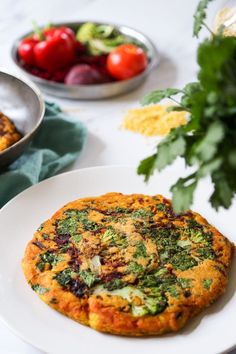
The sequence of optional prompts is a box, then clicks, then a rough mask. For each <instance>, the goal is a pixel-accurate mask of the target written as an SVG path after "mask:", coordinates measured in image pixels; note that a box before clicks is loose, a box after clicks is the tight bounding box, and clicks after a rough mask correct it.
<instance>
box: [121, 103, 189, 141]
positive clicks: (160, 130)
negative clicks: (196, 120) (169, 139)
mask: <svg viewBox="0 0 236 354" xmlns="http://www.w3.org/2000/svg"><path fill="white" fill-rule="evenodd" d="M169 106H170V105H153V106H148V107H142V108H137V109H130V110H129V111H128V113H127V115H126V116H125V117H124V120H123V123H122V127H123V128H124V129H127V130H130V131H133V132H136V133H139V134H142V135H145V136H164V135H167V134H168V133H169V131H170V130H171V129H172V128H176V127H179V126H180V125H184V124H186V122H187V112H174V111H173V112H167V108H168V107H169Z"/></svg>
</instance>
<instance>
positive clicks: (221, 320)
mask: <svg viewBox="0 0 236 354" xmlns="http://www.w3.org/2000/svg"><path fill="white" fill-rule="evenodd" d="M174 179H175V176H170V174H169V176H168V171H167V172H166V173H163V174H160V175H158V176H155V177H154V178H153V179H152V180H151V183H150V184H149V185H145V184H144V183H143V182H142V179H141V178H140V177H137V175H136V173H135V168H132V167H124V166H123V167H122V166H120V167H119V166H113V167H112V166H110V167H95V168H89V169H83V170H78V171H73V172H70V173H65V174H62V175H59V176H57V177H53V178H50V179H48V180H46V181H44V182H42V183H39V184H38V185H36V186H33V187H31V188H29V189H28V190H26V191H25V192H23V193H21V194H20V195H18V196H17V197H16V198H14V199H13V200H12V201H11V202H9V203H8V204H7V205H6V206H5V207H4V208H3V209H2V210H1V212H0V250H1V251H0V252H1V256H0V315H1V318H2V319H3V321H4V322H5V324H6V325H7V326H8V327H9V328H10V329H12V331H13V332H14V333H15V334H17V335H18V336H20V337H21V338H23V339H24V340H25V341H27V342H29V343H31V344H32V345H34V346H35V347H37V348H39V349H41V350H43V351H45V352H47V353H53V354H65V353H70V354H74V353H81V354H95V353H96V354H121V353H122V354H131V353H135V354H144V353H148V354H154V353H155V354H157V353H161V354H172V353H175V354H176V353H177V354H179V353H181V354H190V353H191V354H199V353H201V354H217V353H223V352H226V351H227V350H228V349H230V348H232V347H233V346H234V345H235V344H236V334H235V328H236V316H235V313H236V294H235V288H236V284H235V275H236V265H233V269H232V272H231V280H230V284H229V287H228V289H227V292H226V293H225V295H224V296H223V297H222V298H221V299H220V300H219V301H218V302H217V303H216V304H214V305H213V306H212V307H211V308H210V309H208V310H206V311H205V312H204V313H203V314H201V315H200V316H198V317H196V318H195V319H194V320H193V321H191V323H189V325H187V326H186V327H185V328H184V329H183V330H182V331H181V332H179V333H178V334H174V335H173V334H171V335H165V336H163V337H160V338H157V337H155V338H139V339H136V338H125V337H118V336H112V335H105V334H101V333H97V332H96V331H94V330H92V329H90V328H87V327H85V326H82V325H80V324H78V323H76V322H74V321H72V320H70V319H68V318H66V317H65V316H63V315H61V314H59V313H57V312H56V311H54V310H53V309H51V308H50V307H48V306H47V305H46V304H44V303H43V302H42V301H41V300H40V299H39V298H38V297H37V296H36V295H35V293H34V292H33V291H32V290H31V289H30V287H29V286H28V285H27V283H26V281H25V279H24V277H23V274H22V271H21V266H20V262H21V258H22V256H23V253H24V248H25V246H26V244H27V242H28V241H29V240H30V239H31V238H32V235H33V232H34V230H35V229H36V228H37V227H38V226H39V225H40V223H41V222H42V221H44V220H45V219H47V218H48V217H50V216H51V215H52V214H53V213H54V211H56V210H57V209H58V208H60V207H61V206H62V205H64V204H65V203H66V202H68V201H71V200H74V199H76V198H80V197H85V196H93V195H100V194H103V193H106V192H111V191H116V192H123V193H135V192H136V193H146V194H157V193H161V194H164V195H166V196H169V193H168V189H169V186H170V183H172V182H173V180H174ZM209 190H210V187H209V184H208V182H207V181H205V182H203V183H202V185H201V186H200V189H199V193H198V197H197V200H196V203H195V206H194V208H195V209H197V210H198V211H199V212H200V213H202V214H203V215H204V216H205V217H207V218H208V220H209V221H210V222H212V223H213V224H214V225H215V226H216V227H218V228H219V229H220V231H222V232H224V233H225V235H227V236H228V237H229V238H230V239H231V240H232V241H235V242H236V233H235V227H234V218H235V215H236V214H235V211H236V205H234V206H233V207H232V208H231V209H230V210H229V211H227V212H225V211H222V212H220V213H218V214H217V213H216V212H214V211H213V210H212V209H211V208H210V206H209V205H208V203H206V202H204V200H205V198H207V195H208V194H209ZM203 196H204V198H202V197H203Z"/></svg>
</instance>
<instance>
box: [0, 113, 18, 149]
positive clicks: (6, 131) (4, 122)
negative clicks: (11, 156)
mask: <svg viewBox="0 0 236 354" xmlns="http://www.w3.org/2000/svg"><path fill="white" fill-rule="evenodd" d="M21 138H22V134H21V133H20V132H18V130H17V128H16V126H15V124H14V123H13V122H12V121H11V120H10V119H9V118H8V117H7V116H5V115H4V114H3V113H2V112H0V151H3V150H6V149H7V148H8V147H9V146H11V145H13V144H15V143H16V142H17V141H19V140H20V139H21Z"/></svg>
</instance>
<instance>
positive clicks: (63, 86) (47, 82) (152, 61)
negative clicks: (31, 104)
mask: <svg viewBox="0 0 236 354" xmlns="http://www.w3.org/2000/svg"><path fill="white" fill-rule="evenodd" d="M86 22H93V23H95V24H98V25H103V24H106V25H110V26H114V27H115V28H117V29H118V30H122V28H123V29H128V30H131V31H134V32H136V33H137V34H138V35H141V36H142V37H143V38H144V39H145V40H146V41H147V43H148V44H149V47H148V48H150V49H151V52H152V53H151V57H150V58H149V60H150V61H149V63H148V66H147V68H146V69H145V70H144V71H142V72H141V73H140V74H138V75H136V76H134V77H132V78H130V79H127V80H120V81H114V82H110V83H102V84H91V85H66V84H63V83H58V82H55V81H50V80H46V79H42V78H40V77H38V76H36V75H32V74H31V73H29V72H28V71H27V70H25V69H24V68H23V67H22V66H21V65H20V64H19V61H18V60H17V49H18V45H19V43H20V41H21V40H22V39H24V38H27V37H28V36H30V35H31V34H32V31H29V32H27V33H25V34H24V35H22V36H20V37H18V38H17V39H16V40H15V41H14V43H13V45H12V47H11V57H12V60H13V62H14V63H15V64H16V65H17V67H18V68H19V69H21V70H22V72H24V73H26V74H27V75H28V76H29V77H30V78H31V80H33V81H34V82H36V83H38V84H42V85H47V86H49V87H50V88H51V89H56V88H61V89H66V88H68V91H69V90H72V91H75V90H76V89H78V86H79V88H82V89H83V88H92V87H94V88H100V87H103V88H111V87H112V86H113V87H114V86H118V85H122V84H123V85H125V83H128V82H129V83H130V82H132V81H135V79H138V78H140V77H142V76H145V75H148V74H149V73H150V71H151V70H152V69H153V67H154V66H155V65H156V64H158V63H159V60H158V57H159V55H158V53H159V52H158V50H157V49H156V47H155V45H154V43H153V41H152V40H151V39H149V37H148V36H146V35H145V34H144V33H142V32H141V31H139V30H137V29H135V28H133V27H130V26H126V25H122V24H117V23H110V22H107V21H104V22H100V21H96V20H95V21H92V20H88V21H78V22H55V23H52V25H53V26H56V27H60V26H68V27H70V26H79V25H82V24H83V23H86ZM43 27H45V26H39V28H43ZM131 37H132V36H131ZM144 45H145V44H144ZM145 46H146V45H145Z"/></svg>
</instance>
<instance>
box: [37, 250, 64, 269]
mask: <svg viewBox="0 0 236 354" xmlns="http://www.w3.org/2000/svg"><path fill="white" fill-rule="evenodd" d="M61 260H63V258H62V256H59V255H57V254H55V253H53V252H51V251H47V252H45V253H43V254H41V255H40V261H39V262H38V263H37V264H36V267H37V268H38V269H39V270H40V272H43V271H44V270H45V266H46V264H48V265H49V266H50V269H51V268H52V267H53V266H55V265H56V264H57V263H58V262H59V261H61Z"/></svg>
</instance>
